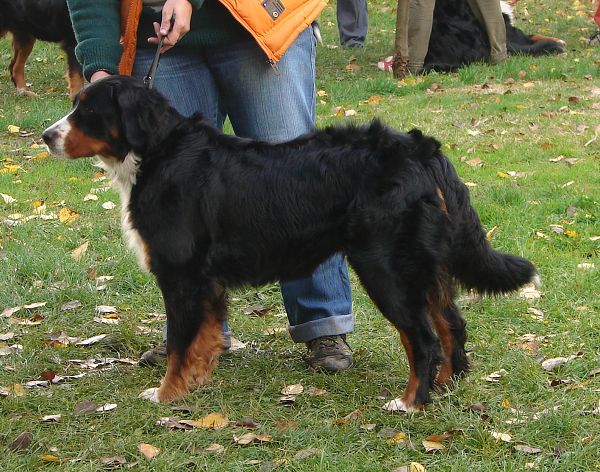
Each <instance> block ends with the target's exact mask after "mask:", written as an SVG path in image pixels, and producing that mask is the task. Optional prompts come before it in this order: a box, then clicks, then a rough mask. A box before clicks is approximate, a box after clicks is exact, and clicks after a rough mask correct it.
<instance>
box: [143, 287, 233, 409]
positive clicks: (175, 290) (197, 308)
mask: <svg viewBox="0 0 600 472" xmlns="http://www.w3.org/2000/svg"><path fill="white" fill-rule="evenodd" d="M159 283H160V285H161V289H162V291H163V296H164V299H165V307H166V311H167V373H166V374H165V377H164V379H163V381H162V383H161V385H160V387H158V388H150V389H148V390H145V391H144V392H142V393H141V394H140V398H144V399H147V400H151V401H153V402H156V403H168V402H172V401H174V400H178V399H180V398H182V397H183V396H185V394H186V393H188V392H189V391H190V390H192V389H194V388H195V387H197V386H199V385H204V384H207V383H208V382H210V375H211V372H212V370H213V368H214V367H215V365H216V363H217V359H218V357H219V354H220V352H221V349H222V346H223V331H222V324H223V320H224V318H225V316H226V308H225V295H224V291H223V289H222V288H220V287H217V286H216V285H214V284H211V283H206V282H205V283H201V286H197V284H198V282H197V281H183V283H182V281H181V280H180V281H179V282H178V283H176V284H175V286H174V285H173V284H172V281H168V282H167V281H165V280H162V281H160V282H159Z"/></svg>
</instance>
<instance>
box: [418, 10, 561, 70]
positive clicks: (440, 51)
mask: <svg viewBox="0 0 600 472" xmlns="http://www.w3.org/2000/svg"><path fill="white" fill-rule="evenodd" d="M500 3H501V5H502V11H503V16H504V24H505V26H506V47H507V50H508V53H509V54H525V55H529V56H542V55H547V54H558V53H562V52H565V50H566V45H565V42H564V41H563V40H561V39H557V38H552V37H548V36H541V35H537V34H536V35H528V34H526V33H524V32H523V31H521V30H520V29H519V28H517V27H516V26H514V25H513V21H514V18H513V12H512V7H511V6H510V5H509V4H507V3H506V2H500ZM489 55H490V42H489V39H488V35H487V31H486V29H485V26H484V25H483V24H482V23H481V22H480V21H479V20H478V19H477V17H476V16H475V14H474V13H473V10H471V7H470V6H469V4H468V2H467V0H436V2H435V9H434V13H433V25H432V29H431V36H430V39H429V49H428V51H427V56H426V57H425V64H424V67H423V69H424V71H425V72H429V71H438V72H454V71H456V70H458V69H459V68H460V67H462V66H465V65H467V64H470V63H472V62H481V61H485V60H487V59H488V57H489Z"/></svg>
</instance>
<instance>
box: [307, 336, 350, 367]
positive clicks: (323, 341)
mask: <svg viewBox="0 0 600 472" xmlns="http://www.w3.org/2000/svg"><path fill="white" fill-rule="evenodd" d="M306 347H307V348H308V352H307V353H306V356H305V360H306V363H307V364H308V367H309V368H310V369H312V370H320V369H322V370H326V371H327V372H341V371H344V370H348V369H349V368H350V367H352V350H351V349H350V346H349V345H348V343H347V342H346V335H344V334H342V335H339V336H323V337H321V338H316V339H313V340H312V341H309V342H307V343H306Z"/></svg>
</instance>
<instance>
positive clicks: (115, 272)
mask: <svg viewBox="0 0 600 472" xmlns="http://www.w3.org/2000/svg"><path fill="white" fill-rule="evenodd" d="M394 5H395V2H385V1H382V0H376V1H372V2H369V7H370V24H371V28H370V32H369V38H368V45H367V47H366V48H364V50H341V49H339V48H337V47H336V44H337V28H336V25H335V5H334V4H332V5H330V6H328V7H327V9H326V10H325V12H324V14H323V16H322V18H321V25H322V35H323V38H324V43H325V44H324V46H323V47H320V48H319V50H318V78H317V90H318V104H317V112H318V116H317V120H318V124H319V125H327V124H332V123H343V122H361V123H362V122H367V121H369V120H370V119H372V118H373V117H380V118H381V119H383V120H384V121H385V122H387V123H388V124H390V125H392V126H394V127H396V128H398V129H402V130H408V129H410V128H413V127H417V128H420V129H421V130H423V131H424V132H425V133H426V134H431V135H434V136H435V137H437V138H438V139H439V140H440V141H442V143H443V148H444V151H445V152H446V153H447V155H448V156H449V157H450V158H451V160H452V161H453V163H454V165H455V166H456V168H457V170H458V173H459V174H460V176H461V177H462V179H463V180H464V181H465V182H466V183H468V185H469V186H470V188H471V193H472V198H473V200H474V205H475V207H476V208H477V210H478V212H479V214H480V217H481V219H482V222H483V224H484V226H485V228H486V230H488V231H489V236H490V238H491V240H492V244H493V245H494V246H495V247H496V248H497V249H499V250H502V251H506V252H512V253H515V254H519V255H523V256H525V257H527V258H529V259H531V260H532V261H533V262H534V263H535V264H536V265H537V267H538V269H539V271H540V274H541V276H542V278H543V281H544V286H543V287H542V289H541V291H542V293H541V294H540V295H541V296H540V297H536V294H535V293H533V294H531V298H524V297H523V296H519V294H513V295H510V296H506V297H498V298H493V299H483V300H481V299H477V298H474V297H472V296H469V294H467V293H461V295H460V303H459V304H460V306H461V307H462V309H463V314H464V316H465V318H466V319H467V320H468V333H469V341H468V345H467V347H468V349H469V350H470V351H471V354H470V355H471V359H472V362H473V370H472V372H471V373H470V374H469V376H468V377H467V378H466V379H464V380H462V381H460V382H458V383H457V385H456V387H455V389H454V390H453V391H451V392H445V393H443V394H436V395H435V396H434V403H433V405H431V406H430V407H429V408H428V409H427V411H426V412H424V413H421V414H411V415H401V414H390V413H386V412H384V411H383V410H382V409H381V406H382V405H383V403H385V401H387V400H386V398H387V399H389V398H390V397H391V396H398V395H399V394H401V392H402V390H403V388H404V386H405V384H406V380H407V374H408V369H407V363H406V358H405V355H404V352H403V349H402V347H401V344H400V340H399V337H398V335H397V334H396V332H395V331H394V330H393V329H392V328H391V326H389V325H388V324H387V322H386V321H385V320H384V318H383V317H382V316H381V315H380V314H379V313H378V312H377V310H376V309H375V308H374V307H373V305H372V304H371V303H370V301H369V299H368V297H367V296H366V295H365V293H364V292H363V290H362V289H361V287H360V285H359V284H358V283H357V282H356V279H355V278H353V290H354V314H355V317H356V327H355V332H354V334H352V335H351V336H350V337H349V341H350V344H351V345H352V347H353V349H354V359H355V366H354V367H353V368H352V369H351V370H350V371H348V372H344V373H340V374H337V375H326V374H323V373H311V372H309V371H307V369H306V367H305V365H304V364H303V362H302V355H303V353H304V351H305V348H304V346H303V345H295V344H294V343H292V342H291V340H290V339H289V337H288V335H287V333H286V330H285V328H286V326H287V319H286V318H285V316H284V314H283V313H284V311H283V305H282V302H281V297H280V293H279V289H278V286H277V285H273V286H268V287H263V288H261V289H247V290H240V291H236V292H234V293H232V294H231V309H230V320H231V321H230V324H231V326H232V329H233V331H234V335H235V336H236V338H238V339H239V340H240V341H242V342H243V343H245V348H244V349H241V350H237V351H235V352H231V353H229V354H227V355H225V356H223V357H222V359H221V362H220V365H219V367H218V368H217V369H216V371H215V373H214V380H213V383H212V384H211V385H209V386H207V387H204V388H202V389H201V390H198V391H196V392H195V393H194V394H192V395H190V396H188V397H187V398H186V400H185V402H182V403H178V404H176V405H154V404H150V403H148V402H144V401H142V400H139V399H138V398H137V395H138V393H139V392H141V391H142V390H144V389H145V388H148V387H150V386H156V385H157V383H158V381H159V379H160V377H161V375H162V374H163V373H164V370H163V369H161V368H157V369H149V368H140V367H138V366H136V365H135V362H132V363H129V362H127V359H133V360H134V361H135V360H136V359H137V358H138V357H139V354H140V353H141V352H142V351H144V350H145V349H147V348H148V347H149V346H150V345H153V344H156V343H157V342H159V341H160V329H161V326H162V323H163V321H162V316H161V315H160V314H161V313H164V308H163V304H162V300H161V297H160V293H159V291H158V289H157V287H156V284H155V282H154V280H153V279H152V277H150V276H148V275H147V274H144V273H142V272H141V271H140V270H139V269H138V268H137V266H136V262H135V258H134V256H133V255H131V254H129V253H128V252H127V251H126V249H125V247H124V244H123V242H122V239H121V234H120V221H119V214H118V208H119V206H118V203H119V202H118V195H117V194H116V193H115V192H114V191H112V190H110V189H109V188H108V182H106V181H105V180H103V177H102V176H101V174H99V173H98V169H97V168H95V167H94V166H93V162H92V160H81V161H77V162H67V161H65V160H59V159H54V158H51V157H48V156H47V153H45V151H44V148H43V147H42V146H41V145H40V144H41V139H40V134H41V131H42V130H43V129H44V128H45V126H46V125H48V124H49V123H52V122H54V121H55V120H56V119H58V118H59V117H61V116H63V115H64V114H65V113H66V112H67V111H68V110H69V108H70V103H69V100H68V97H67V91H66V84H65V81H64V78H63V76H64V72H65V57H64V55H63V54H62V53H61V52H60V51H59V49H58V48H57V47H55V46H54V45H48V44H42V43H38V44H36V46H35V48H34V51H33V54H32V56H31V57H30V60H29V62H28V65H27V80H28V81H29V82H31V84H32V85H31V90H33V91H35V92H36V93H37V94H38V96H37V97H21V96H17V95H16V94H15V92H14V90H13V87H12V84H11V83H10V79H9V77H8V72H7V67H8V63H9V61H10V54H11V50H10V42H9V40H8V39H6V38H5V39H3V40H1V41H0V74H1V75H0V94H1V95H2V100H1V102H0V193H1V194H3V195H2V196H0V312H1V313H2V316H0V449H1V450H2V451H6V452H4V453H3V456H2V458H0V471H31V470H38V469H40V470H41V469H47V468H56V469H57V470H67V471H96V470H102V469H110V468H112V467H119V465H120V464H121V467H123V468H124V469H127V468H128V467H130V466H132V465H133V466H134V468H137V470H157V471H163V470H170V471H173V470H186V469H189V470H209V471H221V470H227V471H237V470H256V471H269V470H273V469H277V470H285V471H393V470H396V469H399V468H401V467H403V466H410V464H411V463H415V464H413V466H412V469H410V468H409V469H405V470H414V471H418V470H424V469H426V470H427V471H450V470H452V471H499V470H503V471H517V470H525V469H533V470H551V471H559V470H560V471H569V472H571V471H593V470H600V370H599V368H600V314H599V312H600V296H599V288H598V287H599V286H600V275H599V274H600V272H599V266H600V261H599V258H598V256H599V252H600V250H599V249H600V241H599V239H600V238H599V237H600V225H599V223H598V219H599V218H600V204H599V202H600V178H599V175H600V128H599V124H600V80H599V74H598V66H599V64H600V49H599V48H598V47H595V48H592V47H588V46H586V45H585V41H584V39H585V38H586V37H588V36H589V35H590V34H591V33H592V32H593V31H594V24H593V21H592V19H591V17H590V16H591V13H592V12H593V11H594V9H595V2H593V1H591V0H575V1H568V2H563V1H559V0H545V1H544V2H534V1H532V0H522V1H521V2H519V3H518V4H517V14H518V16H520V19H519V20H518V25H519V26H520V27H522V28H523V29H524V30H525V31H527V32H530V33H533V32H540V33H542V34H548V35H552V36H558V37H561V38H563V39H565V40H566V41H567V44H568V51H567V53H566V54H564V55H561V56H554V57H544V58H530V57H511V58H510V59H509V60H508V61H506V62H505V63H503V64H501V65H499V66H494V67H491V66H488V65H485V64H476V65H472V66H470V67H467V68H465V69H463V70H461V71H460V72H458V73H456V74H446V75H444V74H431V75H428V76H426V77H418V78H416V79H415V78H408V79H406V80H403V81H397V80H395V79H394V78H393V77H392V76H391V75H389V74H387V73H385V72H381V71H379V70H378V69H377V67H376V63H377V61H378V60H381V59H382V58H384V57H385V56H387V55H390V54H391V51H392V45H393V39H394V38H393V35H394V31H393V29H394V24H395V8H394ZM14 127H18V128H19V129H18V130H17V129H16V128H14ZM113 204H116V205H113ZM84 244H86V246H84V247H82V245H84ZM74 251H75V252H74ZM31 305H33V306H31ZM100 306H108V307H113V308H114V309H112V310H111V309H108V308H107V309H106V310H104V312H102V310H99V309H97V307H100ZM17 307H20V309H19V310H18V311H17V310H16V308H17ZM3 310H4V311H3ZM96 335H106V336H105V337H104V338H103V339H101V340H99V341H98V342H96V343H92V344H89V345H78V344H77V343H78V342H80V341H81V340H84V339H87V338H90V337H92V336H96ZM555 358H562V359H559V360H558V361H556V362H555V361H553V359H555ZM117 359H120V360H121V361H117ZM553 363H556V364H561V365H557V366H553V365H552V364H553ZM544 367H545V368H544ZM80 374H84V375H80ZM491 374H495V375H491ZM61 377H62V378H61ZM65 377H66V378H65ZM49 379H51V380H49ZM36 381H37V382H36ZM39 382H42V383H39ZM43 382H46V385H44V384H43ZM48 383H50V384H49V385H48ZM298 384H299V385H301V386H303V387H304V391H303V393H301V394H298V395H297V396H295V401H293V402H291V403H282V402H281V401H280V397H281V396H282V393H281V392H282V389H283V388H284V387H286V386H290V385H298ZM296 388H298V387H296ZM82 402H87V403H82ZM90 402H91V403H90ZM105 405H111V406H110V407H106V408H105V410H106V411H96V408H99V409H100V410H102V407H103V406H105ZM114 405H116V407H114ZM89 410H91V411H89ZM209 413H219V414H221V415H224V416H226V417H227V419H228V423H227V424H225V425H224V421H223V419H222V417H221V416H217V417H216V418H217V421H216V422H213V423H211V422H210V421H209V420H207V419H203V418H204V417H205V416H206V415H208V414H209ZM48 415H60V417H58V416H52V417H50V418H44V417H46V416H48ZM43 418H44V420H43ZM161 418H170V421H167V420H163V423H165V422H166V424H157V423H160V421H159V420H160V419H161ZM176 420H198V421H196V423H191V424H184V423H179V422H178V421H176ZM200 420H201V421H200ZM211 425H212V427H211ZM223 425H224V427H220V426H223ZM206 426H208V427H206ZM184 428H188V429H187V430H184ZM23 433H25V434H23ZM248 433H254V434H255V436H254V437H249V436H243V435H245V434H248ZM19 436H20V439H19V440H18V441H16V442H15V440H16V439H17V438H18V437H19ZM241 437H243V438H247V439H254V440H253V441H252V442H250V443H249V444H246V445H244V444H240V441H241V442H244V441H243V439H242V440H240V438H241ZM424 441H425V443H424ZM427 441H429V442H427ZM141 444H149V445H151V446H154V447H155V448H158V449H160V451H159V452H158V454H157V455H156V457H155V458H154V459H153V460H149V459H146V458H145V457H144V455H143V454H141V453H140V452H139V448H140V445H141ZM146 453H147V454H148V452H147V451H146ZM418 464H421V465H422V467H423V468H424V469H421V468H419V467H420V466H419V465H418ZM400 470H403V469H400Z"/></svg>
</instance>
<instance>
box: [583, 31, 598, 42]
mask: <svg viewBox="0 0 600 472" xmlns="http://www.w3.org/2000/svg"><path fill="white" fill-rule="evenodd" d="M586 43H587V45H588V46H598V45H599V44H600V30H598V31H596V32H595V33H594V34H593V35H591V36H590V37H589V39H588V40H587V41H586Z"/></svg>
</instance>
